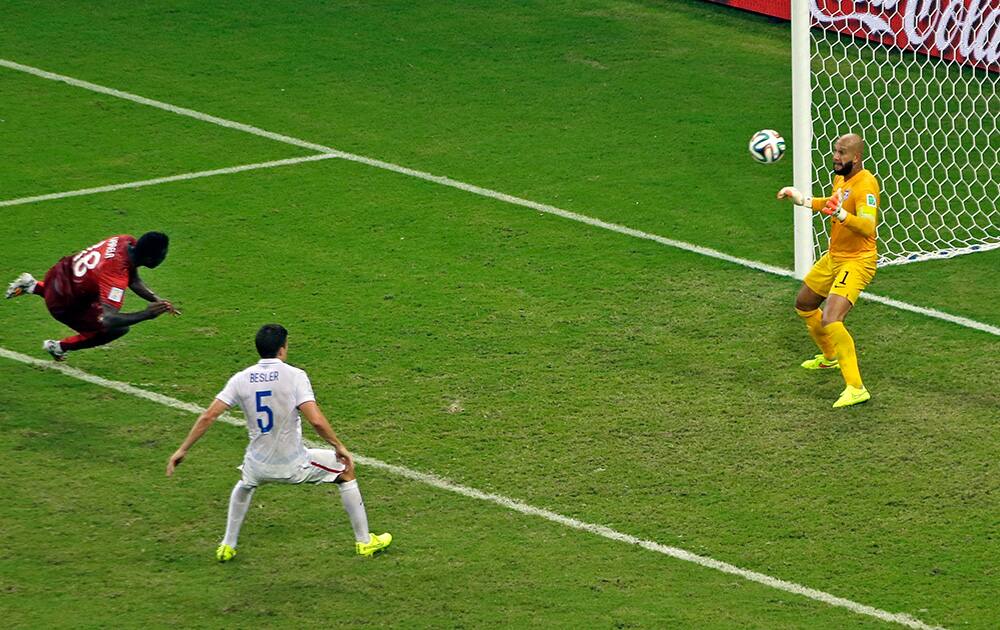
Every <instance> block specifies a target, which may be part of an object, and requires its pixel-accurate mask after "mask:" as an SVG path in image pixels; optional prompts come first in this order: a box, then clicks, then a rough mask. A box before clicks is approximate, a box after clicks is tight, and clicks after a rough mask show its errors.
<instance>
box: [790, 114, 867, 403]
mask: <svg viewBox="0 0 1000 630" xmlns="http://www.w3.org/2000/svg"><path fill="white" fill-rule="evenodd" d="M863 154H864V142H863V141H862V140H861V137H860V136H858V135H856V134H853V133H852V134H847V135H844V136H841V137H840V138H839V139H838V140H837V142H836V143H834V145H833V170H834V173H835V174H836V175H835V176H834V178H833V190H832V192H831V194H830V196H829V197H822V198H820V197H816V198H810V197H806V196H805V195H803V194H802V193H801V192H800V191H798V190H796V189H795V188H792V187H785V188H782V189H781V190H779V191H778V199H785V198H788V199H791V200H792V201H793V202H794V203H795V204H797V205H800V206H806V207H807V208H811V209H812V210H814V211H817V212H822V213H824V214H827V215H830V217H831V219H830V220H831V223H832V226H831V228H830V249H829V251H828V252H827V253H826V254H824V255H823V257H822V258H820V259H819V260H818V261H817V262H816V264H815V265H813V268H812V269H810V270H809V273H808V274H807V275H806V277H805V279H804V282H803V283H802V288H801V289H800V290H799V294H798V296H797V297H796V298H795V310H796V312H797V313H798V314H799V317H801V318H802V319H803V320H804V321H805V323H806V327H807V328H808V329H809V335H810V336H811V337H812V338H813V341H815V342H816V345H817V346H819V349H820V350H821V353H820V354H817V355H816V356H815V357H814V358H812V359H809V360H807V361H804V362H803V363H802V367H804V368H806V369H807V370H823V369H830V368H835V367H838V366H839V367H840V372H841V374H843V376H844V382H845V383H846V385H847V387H846V388H845V389H844V391H843V393H841V394H840V398H838V399H837V402H835V403H833V406H834V407H835V408H837V407H847V406H849V405H856V404H858V403H863V402H865V401H866V400H868V399H870V398H871V394H870V393H869V392H868V390H867V389H866V388H865V386H864V384H863V383H862V382H861V372H860V370H859V369H858V355H857V352H856V351H855V349H854V339H853V338H852V337H851V334H850V333H849V332H847V329H846V328H844V318H845V317H847V314H848V313H849V312H850V311H851V307H853V306H854V303H855V302H857V300H858V296H859V295H860V294H861V291H862V290H864V288H865V287H866V286H867V285H868V283H869V282H871V280H872V278H873V277H874V276H875V263H876V260H877V259H878V253H877V251H876V248H875V226H876V224H877V222H878V206H879V185H878V181H877V180H876V179H875V176H874V175H872V174H871V173H870V172H869V171H867V170H865V169H864V168H862V165H861V159H862V156H863ZM823 300H826V308H823V309H820V305H821V304H822V303H823Z"/></svg>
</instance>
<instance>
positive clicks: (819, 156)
mask: <svg viewBox="0 0 1000 630" xmlns="http://www.w3.org/2000/svg"><path fill="white" fill-rule="evenodd" d="M790 13H791V15H790V17H791V19H792V46H791V48H792V142H793V160H794V162H793V168H794V183H795V186H796V187H797V188H799V189H800V190H802V191H803V193H804V194H806V195H809V194H810V192H812V193H814V194H817V195H821V194H825V193H826V192H827V191H828V189H829V186H830V180H831V175H832V174H831V167H830V153H831V150H832V145H833V142H834V141H835V140H836V138H837V137H838V136H839V135H841V134H843V133H848V132H854V133H858V134H860V135H861V136H862V137H863V138H864V139H865V141H866V145H867V146H866V155H865V167H866V168H868V169H869V170H871V171H872V172H873V173H874V174H875V176H876V177H877V178H878V179H879V181H880V182H881V185H882V200H881V208H880V209H879V210H880V221H879V227H878V237H879V264H880V265H883V266H884V265H892V264H903V263H908V262H915V261H920V260H928V259H938V258H949V257H952V256H956V255H960V254H966V253H972V252H977V251H984V250H989V249H994V248H1000V126H998V118H1000V94H998V91H997V87H998V83H1000V81H998V79H1000V0H871V1H870V2H857V1H852V0H792V1H791V11H790ZM794 239H795V274H796V276H798V277H802V276H803V275H804V274H805V272H806V271H807V270H808V267H809V265H811V264H812V260H813V259H814V257H815V256H816V255H817V254H819V253H820V252H822V251H824V250H825V249H826V248H827V244H828V239H829V235H828V224H827V222H825V221H823V217H821V216H819V215H817V216H811V213H809V211H807V210H802V209H797V211H796V214H795V227H794Z"/></svg>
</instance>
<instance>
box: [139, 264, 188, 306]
mask: <svg viewBox="0 0 1000 630" xmlns="http://www.w3.org/2000/svg"><path fill="white" fill-rule="evenodd" d="M128 288H130V289H132V292H133V293H135V294H136V295H138V296H139V297H141V298H142V299H144V300H146V301H147V302H166V303H167V304H170V309H169V311H170V312H171V313H173V314H174V315H180V314H181V312H180V311H178V310H177V309H176V308H174V305H173V304H172V303H171V302H170V300H164V299H161V298H160V296H158V295H156V293H154V292H153V290H152V289H150V288H149V287H148V286H147V285H146V283H145V282H143V280H142V278H140V277H139V272H137V271H135V270H133V271H132V274H131V275H130V276H129V282H128Z"/></svg>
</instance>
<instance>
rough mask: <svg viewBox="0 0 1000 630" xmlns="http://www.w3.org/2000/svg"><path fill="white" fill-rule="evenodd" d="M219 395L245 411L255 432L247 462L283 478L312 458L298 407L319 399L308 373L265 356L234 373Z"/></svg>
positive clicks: (251, 432) (256, 468) (257, 468)
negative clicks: (306, 446)
mask: <svg viewBox="0 0 1000 630" xmlns="http://www.w3.org/2000/svg"><path fill="white" fill-rule="evenodd" d="M216 398H218V399H219V400H221V401H222V402H224V403H226V404H227V405H229V406H233V405H239V406H240V408H242V409H243V415H244V416H245V417H246V421H247V432H248V433H249V434H250V444H249V445H247V451H246V455H245V457H244V459H243V462H244V464H245V465H249V466H251V467H252V468H253V469H254V470H256V471H259V472H261V473H264V474H267V475H269V476H275V477H282V476H285V475H284V473H288V474H289V475H290V474H292V471H294V470H296V469H298V468H299V467H301V466H302V465H303V463H304V462H308V455H307V454H306V448H305V446H304V445H303V444H302V421H301V420H300V419H299V410H298V407H299V405H301V404H303V403H307V402H309V401H310V400H316V397H315V396H314V395H313V390H312V384H311V383H310V382H309V377H308V376H307V375H306V373H305V371H303V370H300V369H299V368H297V367H292V366H291V365H288V364H286V363H285V362H283V361H282V360H281V359H261V360H260V361H259V362H257V363H256V364H255V365H251V366H250V367H248V368H247V369H245V370H243V371H242V372H237V373H236V374H234V375H233V377H232V378H230V379H229V382H228V383H226V386H225V387H224V388H223V390H222V391H221V392H219V393H218V395H217V396H216Z"/></svg>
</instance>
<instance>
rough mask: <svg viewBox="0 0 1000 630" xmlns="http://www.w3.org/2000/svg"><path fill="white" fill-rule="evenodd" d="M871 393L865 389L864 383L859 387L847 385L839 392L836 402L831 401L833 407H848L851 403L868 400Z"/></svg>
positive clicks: (855, 403)
mask: <svg viewBox="0 0 1000 630" xmlns="http://www.w3.org/2000/svg"><path fill="white" fill-rule="evenodd" d="M871 397H872V395H871V394H870V393H869V392H868V390H867V389H865V387H864V385H862V386H861V387H851V386H850V385H848V386H847V389H845V390H844V391H843V392H842V393H841V394H840V398H838V399H837V402H835V403H833V408H834V409H838V408H840V407H850V406H851V405H859V404H861V403H863V402H865V401H867V400H870V399H871Z"/></svg>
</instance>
